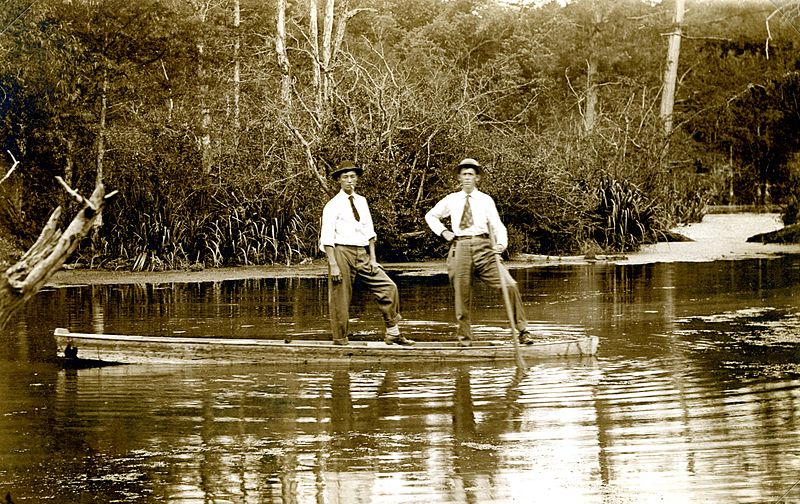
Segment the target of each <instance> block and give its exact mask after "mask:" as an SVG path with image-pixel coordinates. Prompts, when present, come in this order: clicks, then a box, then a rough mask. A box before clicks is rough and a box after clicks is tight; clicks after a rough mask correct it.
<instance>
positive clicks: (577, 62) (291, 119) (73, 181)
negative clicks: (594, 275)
mask: <svg viewBox="0 0 800 504" xmlns="http://www.w3.org/2000/svg"><path fill="white" fill-rule="evenodd" d="M776 5H777V4H773V3H771V2H769V1H767V0H763V1H753V2H736V3H734V2H692V1H691V0H687V8H686V16H685V21H684V24H683V26H682V34H683V37H682V45H681V53H680V65H679V78H678V85H677V91H676V96H675V107H674V115H673V116H672V118H671V119H672V122H673V125H674V130H673V131H672V133H671V134H670V135H669V137H665V135H664V134H663V128H662V120H661V118H660V117H659V101H660V98H661V90H662V84H663V82H662V80H663V75H664V71H663V69H664V65H665V58H666V35H665V34H667V33H668V32H669V31H670V29H671V24H672V11H671V9H672V8H673V5H672V4H671V3H670V2H669V1H666V2H662V3H660V4H658V5H651V4H650V3H645V2H641V1H639V0H614V1H611V0H609V1H606V2H600V1H596V0H576V1H572V2H570V3H569V4H568V5H566V6H563V7H562V6H561V5H559V4H558V3H555V2H554V3H548V4H546V5H544V6H540V7H535V6H533V5H509V4H507V3H498V2H495V1H493V0H349V1H348V0H338V1H334V0H275V1H274V2H263V1H260V0H259V1H255V0H220V1H216V2H211V1H208V0H137V1H134V2H131V1H127V0H125V1H123V0H70V1H66V2H65V1H63V0H38V1H35V2H31V1H30V0H6V1H4V2H3V3H2V5H0V111H1V112H0V113H1V114H2V115H1V116H0V141H2V146H0V147H1V148H2V150H3V152H6V151H8V152H12V153H13V154H14V156H15V157H16V159H19V161H20V167H19V168H18V169H17V171H16V172H15V173H14V174H13V176H12V177H10V178H9V180H7V181H6V182H5V183H4V184H3V185H2V186H1V187H0V196H2V201H0V228H2V229H3V230H4V231H3V232H4V233H6V234H7V235H8V236H13V237H15V238H16V239H18V240H19V241H20V243H21V244H23V245H29V244H30V243H32V241H33V240H34V239H35V237H36V235H37V234H38V230H39V229H41V227H42V226H43V225H44V223H45V222H46V221H47V218H48V216H49V214H50V212H51V211H52V209H53V208H54V207H55V206H57V205H59V204H60V205H64V206H66V207H68V208H69V206H70V205H75V203H74V202H71V201H70V200H69V199H68V197H67V196H65V195H64V191H63V190H62V189H61V188H60V187H59V185H58V183H57V182H56V181H55V177H56V176H61V177H62V178H63V180H64V181H66V183H67V184H68V185H69V186H71V187H74V188H76V189H77V190H79V191H83V192H91V188H92V187H94V184H95V181H96V180H97V176H98V172H99V173H100V174H102V178H103V180H104V183H105V186H106V187H108V188H109V190H117V191H118V194H117V196H116V198H114V199H113V200H110V201H109V202H108V203H107V204H106V206H105V208H104V210H103V214H102V216H101V218H100V219H98V220H97V222H98V226H97V227H96V229H95V230H94V232H92V233H90V236H89V237H88V238H86V239H85V240H84V242H83V243H82V244H81V246H80V248H79V250H78V254H79V257H78V259H77V260H79V261H81V262H82V263H86V264H89V265H91V266H94V267H108V268H126V269H135V270H158V269H165V268H180V267H185V266H188V265H191V264H201V265H204V266H222V265H245V264H269V263H274V262H281V263H296V262H300V261H303V260H308V259H310V258H315V257H318V254H319V252H318V250H317V237H318V233H319V215H320V211H321V208H322V205H323V204H324V203H325V201H326V200H327V199H328V198H329V197H330V195H331V193H332V191H335V190H336V189H337V186H336V184H334V183H332V182H331V181H330V180H329V179H328V177H327V174H328V173H329V171H330V170H331V169H332V168H333V167H334V166H335V165H336V163H337V162H338V161H339V160H341V159H344V158H351V159H354V160H355V161H356V162H358V163H359V164H360V165H361V166H363V167H364V168H365V169H366V173H365V175H364V177H363V178H362V181H361V188H360V191H361V192H362V193H364V194H365V195H366V196H367V197H368V199H369V200H370V202H371V206H372V212H373V214H374V218H375V220H376V227H377V228H378V232H379V234H380V247H379V248H380V255H381V257H382V259H384V260H416V259H424V258H429V257H439V256H441V252H442V248H443V244H442V243H441V240H440V239H438V238H436V237H433V236H432V235H431V233H430V232H428V231H427V228H426V226H425V223H424V220H423V215H424V213H425V211H427V210H428V209H429V208H430V207H431V206H432V205H433V203H434V202H435V201H436V200H437V199H439V198H440V197H442V196H443V195H444V194H445V193H447V192H450V191H452V190H453V189H454V188H455V179H454V177H453V176H452V168H453V166H454V164H455V163H457V162H458V160H459V159H461V158H463V157H474V158H477V159H478V160H480V161H481V162H482V163H483V164H484V165H485V166H486V172H487V173H486V175H485V180H484V182H483V184H482V188H483V189H484V190H486V191H487V192H489V193H490V194H492V195H493V196H494V197H495V199H496V200H497V202H498V207H499V210H500V212H501V215H502V216H503V218H504V220H505V222H506V223H507V225H508V226H509V230H510V236H511V251H512V252H529V253H543V254H563V253H582V252H588V251H595V252H596V251H621V250H622V251H624V250H633V249H636V248H637V247H638V246H639V245H641V244H642V243H646V242H651V241H653V240H656V239H658V238H659V236H660V235H661V234H662V233H663V232H664V231H665V230H666V229H668V228H669V227H670V226H672V225H674V224H675V223H677V222H686V221H691V220H697V219H699V218H700V217H701V216H702V214H703V211H704V208H705V207H706V205H708V204H734V203H735V204H763V203H776V204H785V205H787V207H789V206H791V205H792V204H794V205H795V206H794V208H796V207H797V205H796V202H797V199H798V189H797V187H798V183H797V182H798V180H797V179H798V160H797V157H796V156H797V152H798V147H799V146H798V142H800V136H798V135H797V134H796V132H797V131H799V130H800V124H799V123H800V111H798V104H797V97H798V91H800V90H798V85H800V78H799V77H798V71H799V69H798V65H799V64H800V51H798V49H799V48H800V47H799V44H800V34H799V33H798V31H797V26H798V23H800V15H798V13H797V11H798V2H788V3H787V2H783V3H782V4H781V5H782V7H780V8H777V7H776ZM792 202H794V203H792ZM72 213H74V212H68V214H72Z"/></svg>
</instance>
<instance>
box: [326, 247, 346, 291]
mask: <svg viewBox="0 0 800 504" xmlns="http://www.w3.org/2000/svg"><path fill="white" fill-rule="evenodd" d="M325 256H326V257H327V259H328V275H329V276H330V277H331V280H333V281H334V282H341V281H342V272H341V270H340V269H339V263H337V262H336V255H335V254H334V253H333V247H332V246H331V245H325Z"/></svg>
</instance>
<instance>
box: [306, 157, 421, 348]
mask: <svg viewBox="0 0 800 504" xmlns="http://www.w3.org/2000/svg"><path fill="white" fill-rule="evenodd" d="M363 173H364V171H363V170H362V169H361V168H359V167H358V166H356V165H355V163H353V162H352V161H343V162H342V163H340V164H339V165H338V166H337V167H336V169H335V170H334V171H333V172H332V173H331V177H332V178H333V179H334V180H336V181H338V182H339V185H340V186H341V190H340V191H339V193H338V194H336V196H334V197H333V198H331V200H330V201H328V203H327V204H326V205H325V208H324V209H323V210H322V231H321V235H320V249H322V250H323V251H324V252H325V255H326V256H327V260H328V278H329V280H330V281H329V282H328V286H329V289H330V292H329V294H330V295H329V301H328V306H329V311H330V316H331V327H332V329H333V343H334V344H335V345H347V344H348V339H347V335H348V324H349V320H350V301H351V300H352V297H353V284H354V283H355V281H356V279H359V280H361V281H362V283H363V284H364V285H365V286H366V287H367V289H369V290H370V291H371V292H372V294H373V295H374V296H375V299H376V300H377V301H378V307H379V308H380V310H381V313H382V314H383V320H384V322H385V324H386V334H385V337H384V341H385V342H386V344H392V343H394V344H397V345H413V344H414V342H413V341H412V340H410V339H407V338H405V337H404V336H402V335H401V334H400V328H399V327H398V325H397V322H398V321H399V320H400V314H399V313H398V310H399V304H400V300H399V296H398V294H397V285H395V283H394V282H393V281H392V279H391V278H389V276H388V275H387V274H386V272H385V271H383V267H382V266H381V265H380V264H378V261H377V260H376V259H375V238H376V234H375V229H374V227H373V224H372V216H371V215H370V212H369V206H368V205H367V200H366V199H365V198H364V197H363V196H361V195H359V194H356V193H355V187H356V183H357V182H358V177H360V176H361V175H362V174H363Z"/></svg>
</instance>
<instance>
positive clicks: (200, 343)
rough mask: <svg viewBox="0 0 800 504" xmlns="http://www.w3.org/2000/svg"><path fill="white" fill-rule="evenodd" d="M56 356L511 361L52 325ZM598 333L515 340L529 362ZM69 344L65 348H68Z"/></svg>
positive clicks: (499, 351) (412, 349)
mask: <svg viewBox="0 0 800 504" xmlns="http://www.w3.org/2000/svg"><path fill="white" fill-rule="evenodd" d="M54 335H55V339H56V344H57V346H58V352H59V356H65V357H70V356H72V354H74V353H75V349H77V358H80V359H96V360H99V361H103V362H114V363H123V364H178V363H196V364H205V363H225V364H258V363H318V362H320V363H321V362H326V363H381V362H384V363H397V362H481V361H513V360H515V355H514V346H513V345H511V344H510V343H509V342H508V341H477V342H475V344H473V346H471V347H460V346H458V344H457V343H456V342H422V341H418V342H417V344H416V345H414V346H398V345H387V344H385V343H384V342H383V341H350V344H349V345H347V346H338V345H333V344H332V343H331V342H330V341H313V340H302V341H301V340H293V341H290V342H285V341H283V340H267V339H243V338H201V337H172V336H136V335H120V334H90V333H76V332H70V331H69V330H67V329H64V328H57V329H56V330H55V333H54ZM597 345H598V338H597V336H581V337H574V338H567V339H557V340H556V339H549V338H548V339H542V340H541V341H537V342H536V343H534V344H532V345H520V346H519V349H520V352H521V353H522V357H523V358H524V359H525V360H526V361H528V362H532V361H536V360H540V359H546V358H558V357H588V356H593V355H595V354H596V352H597ZM68 347H69V348H68Z"/></svg>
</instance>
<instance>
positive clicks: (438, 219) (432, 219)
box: [425, 197, 455, 241]
mask: <svg viewBox="0 0 800 504" xmlns="http://www.w3.org/2000/svg"><path fill="white" fill-rule="evenodd" d="M446 199H447V198H446V197H445V198H442V199H441V200H439V202H438V203H436V205H435V206H434V207H433V208H431V209H430V210H429V211H428V213H426V214H425V222H426V223H427V224H428V227H429V228H431V231H433V232H434V234H437V235H439V236H441V237H442V238H444V239H445V240H447V241H450V240H452V239H453V238H455V233H453V232H452V231H450V230H449V229H447V227H446V226H445V225H444V224H442V219H443V218H444V217H447V216H448V215H449V214H450V212H449V211H448V209H447V202H446V201H445V200H446Z"/></svg>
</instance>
